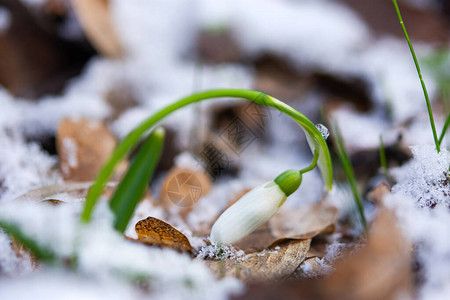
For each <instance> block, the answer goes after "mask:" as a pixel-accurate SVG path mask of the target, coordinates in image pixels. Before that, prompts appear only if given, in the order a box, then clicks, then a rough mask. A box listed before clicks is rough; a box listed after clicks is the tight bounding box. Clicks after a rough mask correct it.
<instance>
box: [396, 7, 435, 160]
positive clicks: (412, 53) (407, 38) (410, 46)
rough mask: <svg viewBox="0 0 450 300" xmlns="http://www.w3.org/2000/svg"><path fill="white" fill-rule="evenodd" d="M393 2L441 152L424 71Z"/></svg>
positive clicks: (398, 10)
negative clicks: (421, 69)
mask: <svg viewBox="0 0 450 300" xmlns="http://www.w3.org/2000/svg"><path fill="white" fill-rule="evenodd" d="M392 2H393V3H394V7H395V11H396V12H397V17H398V20H399V22H400V25H401V26H402V29H403V33H404V35H405V38H406V41H407V42H408V46H409V50H410V52H411V55H412V57H413V60H414V64H415V66H416V69H417V74H418V75H419V79H420V84H421V85H422V90H423V94H424V96H425V102H426V103H427V110H428V116H429V118H430V125H431V130H432V131H433V139H434V144H435V146H436V150H437V152H438V153H439V152H441V147H440V146H439V141H438V136H437V132H436V125H435V123H434V118H433V112H432V110H431V104H430V99H429V97H428V92H427V88H426V86H425V82H424V81H423V78H422V72H421V71H420V67H419V63H418V61H417V57H416V53H415V52H414V48H413V46H412V44H411V40H410V39H409V36H408V32H407V31H406V27H405V24H404V23H403V19H402V15H401V14H400V9H399V8H398V5H397V1H396V0H392Z"/></svg>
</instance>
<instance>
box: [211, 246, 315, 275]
mask: <svg viewBox="0 0 450 300" xmlns="http://www.w3.org/2000/svg"><path fill="white" fill-rule="evenodd" d="M310 243H311V240H310V239H305V240H291V241H286V242H283V243H281V244H280V245H279V246H276V247H273V248H270V249H268V250H263V251H259V252H254V253H251V254H248V255H246V256H243V257H239V258H235V259H230V258H228V259H223V260H206V261H205V263H206V265H207V266H208V267H209V268H210V269H211V270H212V271H213V272H214V274H215V275H216V276H217V277H218V278H222V277H226V276H232V277H235V278H238V279H241V280H243V281H245V282H252V281H261V280H282V279H285V278H287V277H289V276H291V275H292V273H293V272H294V271H295V270H296V269H297V267H298V265H299V264H300V263H301V262H302V261H303V260H304V259H305V258H306V254H307V253H308V250H309V246H310Z"/></svg>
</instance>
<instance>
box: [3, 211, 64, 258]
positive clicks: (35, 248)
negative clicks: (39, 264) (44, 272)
mask: <svg viewBox="0 0 450 300" xmlns="http://www.w3.org/2000/svg"><path fill="white" fill-rule="evenodd" d="M0 228H1V229H3V230H4V231H5V232H6V233H8V234H9V235H11V236H12V237H14V238H15V239H16V240H17V241H19V242H20V243H21V244H22V245H23V246H24V247H25V248H27V249H28V250H29V251H30V252H31V253H32V254H33V255H34V256H35V257H36V258H37V259H38V260H41V261H45V262H53V261H55V260H56V256H55V254H54V253H53V252H52V251H50V250H49V249H47V248H45V247H42V246H41V245H39V244H38V243H37V242H36V241H35V240H34V239H33V238H32V237H30V236H28V235H27V234H25V233H24V232H23V231H22V230H21V229H20V228H19V227H18V226H17V225H14V224H12V223H10V222H7V221H5V220H1V219H0Z"/></svg>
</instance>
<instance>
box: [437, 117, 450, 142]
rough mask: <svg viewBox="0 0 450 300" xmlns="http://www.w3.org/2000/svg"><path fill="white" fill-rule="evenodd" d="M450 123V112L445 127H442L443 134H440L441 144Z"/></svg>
mask: <svg viewBox="0 0 450 300" xmlns="http://www.w3.org/2000/svg"><path fill="white" fill-rule="evenodd" d="M449 124H450V114H448V116H447V119H446V120H445V123H444V127H443V128H442V132H441V135H440V136H439V145H441V143H442V140H443V139H444V136H445V133H446V132H447V129H448V125H449Z"/></svg>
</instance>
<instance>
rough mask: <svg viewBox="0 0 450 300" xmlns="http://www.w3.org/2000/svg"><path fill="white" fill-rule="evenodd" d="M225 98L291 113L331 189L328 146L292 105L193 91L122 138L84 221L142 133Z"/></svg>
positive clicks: (246, 94)
mask: <svg viewBox="0 0 450 300" xmlns="http://www.w3.org/2000/svg"><path fill="white" fill-rule="evenodd" d="M223 97H231V98H244V99H248V100H250V101H252V102H254V103H256V104H258V105H266V106H270V107H273V108H276V109H278V110H280V111H281V112H284V113H286V114H288V115H289V116H291V117H292V118H293V119H294V120H295V121H296V122H297V123H298V124H299V125H300V127H301V128H302V129H303V131H304V132H305V133H306V136H307V139H308V142H309V144H310V147H311V148H312V149H313V148H316V147H318V148H319V168H320V170H321V172H322V174H325V175H323V176H324V181H325V185H326V187H327V188H328V189H331V184H332V174H331V158H330V154H329V151H328V147H327V145H326V142H325V140H324V139H323V137H322V135H321V134H320V132H319V131H318V129H317V128H316V127H315V126H314V124H313V123H312V122H311V121H309V120H308V118H306V117H305V116H304V115H302V114H300V113H299V112H297V111H296V110H295V109H293V108H292V107H290V106H288V105H286V104H284V103H283V102H281V101H279V100H277V99H275V98H273V97H270V96H268V95H266V94H265V93H263V92H259V91H253V90H241V89H221V90H210V91H205V92H200V93H196V94H192V95H190V96H188V97H185V98H182V99H181V100H179V101H177V102H175V103H173V104H171V105H169V106H166V107H164V108H163V109H161V110H159V111H158V112H156V113H155V114H154V115H152V116H150V117H149V118H148V119H146V120H144V121H143V122H142V123H141V124H140V125H139V126H138V127H137V128H135V129H134V130H133V131H131V132H130V133H129V134H128V135H127V136H126V137H125V138H124V139H123V141H122V142H121V143H120V144H119V145H118V146H117V148H116V149H115V151H114V153H113V154H112V156H111V158H110V159H109V161H108V162H107V163H106V164H105V165H104V166H103V168H102V169H101V170H100V172H99V174H98V176H97V179H96V181H95V183H94V184H93V186H92V187H91V188H90V190H89V191H88V194H87V197H86V203H85V206H84V210H83V213H82V215H81V222H82V223H88V222H89V221H90V219H91V215H92V212H93V209H94V206H95V204H96V202H97V199H98V198H99V197H100V196H101V194H102V192H103V188H104V186H105V184H106V183H107V182H108V180H109V178H110V177H111V175H112V174H113V171H114V168H115V166H116V165H117V164H118V163H119V162H120V161H121V160H122V159H123V157H124V156H125V155H126V154H127V153H128V152H129V151H130V150H131V148H132V147H133V146H134V145H136V143H137V142H138V141H139V140H140V138H141V136H142V135H143V134H144V133H146V132H147V131H148V130H149V129H151V128H152V127H153V126H154V125H155V124H156V123H158V122H159V121H160V120H161V119H163V118H164V117H166V116H167V115H169V114H171V113H172V112H174V111H176V110H178V109H180V108H182V107H184V106H187V105H189V104H192V103H196V102H200V101H202V100H206V99H214V98H223ZM321 161H322V163H328V165H327V166H321Z"/></svg>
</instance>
